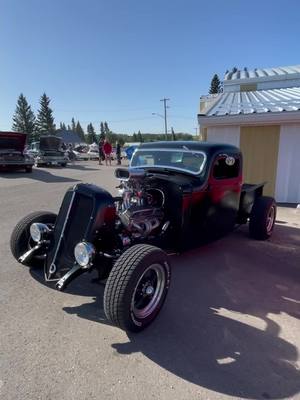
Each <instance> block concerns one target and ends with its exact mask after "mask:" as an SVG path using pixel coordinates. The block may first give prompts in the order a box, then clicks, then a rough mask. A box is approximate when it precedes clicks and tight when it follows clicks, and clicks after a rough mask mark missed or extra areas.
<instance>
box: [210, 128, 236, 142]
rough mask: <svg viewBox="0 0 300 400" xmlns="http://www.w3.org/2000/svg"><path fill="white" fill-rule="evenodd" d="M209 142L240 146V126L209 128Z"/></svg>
mask: <svg viewBox="0 0 300 400" xmlns="http://www.w3.org/2000/svg"><path fill="white" fill-rule="evenodd" d="M207 141H208V142H212V143H228V144H232V145H234V146H237V147H239V146H240V127H239V126H213V127H208V128H207Z"/></svg>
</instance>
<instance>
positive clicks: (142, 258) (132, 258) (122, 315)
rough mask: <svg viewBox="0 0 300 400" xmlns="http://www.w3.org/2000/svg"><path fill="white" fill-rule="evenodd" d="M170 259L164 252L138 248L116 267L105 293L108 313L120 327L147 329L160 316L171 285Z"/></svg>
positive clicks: (149, 248)
mask: <svg viewBox="0 0 300 400" xmlns="http://www.w3.org/2000/svg"><path fill="white" fill-rule="evenodd" d="M170 275H171V271H170V266H169V263H168V257H167V255H166V253H165V252H163V251H162V250H161V249H159V248H157V247H154V246H150V245H145V244H138V245H135V246H132V247H131V248H129V249H128V250H126V251H125V252H124V253H123V254H122V255H121V256H120V258H119V259H118V260H117V261H116V263H115V264H114V266H113V268H112V270H111V273H110V275H109V277H108V280H107V283H106V286H105V291H104V311H105V314H106V316H107V318H108V319H109V320H110V321H111V322H112V323H113V324H114V325H117V326H118V327H120V328H122V329H124V330H126V331H131V332H139V331H141V330H143V329H144V328H146V327H147V326H148V325H149V324H151V323H152V321H153V320H154V319H155V318H156V317H157V315H158V314H159V312H160V310H161V308H162V306H163V304H164V301H165V299H166V296H167V293H168V289H169V284H170Z"/></svg>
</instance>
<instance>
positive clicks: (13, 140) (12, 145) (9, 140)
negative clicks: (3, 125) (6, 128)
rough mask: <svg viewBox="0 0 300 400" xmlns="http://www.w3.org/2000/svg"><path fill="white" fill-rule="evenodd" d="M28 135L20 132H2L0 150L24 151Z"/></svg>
mask: <svg viewBox="0 0 300 400" xmlns="http://www.w3.org/2000/svg"><path fill="white" fill-rule="evenodd" d="M25 142H26V134H25V133H18V132H0V150H2V151H3V150H9V151H20V152H21V153H22V152H23V151H24V147H25Z"/></svg>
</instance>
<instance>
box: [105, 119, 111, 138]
mask: <svg viewBox="0 0 300 400" xmlns="http://www.w3.org/2000/svg"><path fill="white" fill-rule="evenodd" d="M109 133H110V130H109V127H108V123H107V122H106V121H105V122H104V134H105V136H106V135H108V134H109Z"/></svg>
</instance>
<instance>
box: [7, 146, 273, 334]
mask: <svg viewBox="0 0 300 400" xmlns="http://www.w3.org/2000/svg"><path fill="white" fill-rule="evenodd" d="M115 175H116V177H117V178H118V179H119V180H120V184H119V191H120V193H119V194H120V195H119V196H117V197H114V196H112V195H111V194H110V193H108V192H107V191H106V190H104V189H102V188H100V187H97V186H95V185H91V184H81V183H80V184H77V185H75V186H74V187H72V188H70V189H69V190H68V191H67V193H66V194H65V197H64V199H63V201H62V205H61V207H60V210H59V212H58V215H56V214H53V213H50V212H48V211H39V212H33V213H32V214H29V215H28V216H26V217H25V218H23V219H22V220H21V221H20V222H19V223H18V224H17V226H16V227H15V229H14V231H13V233H12V236H11V251H12V254H13V255H14V257H15V258H16V259H17V260H18V261H19V262H21V263H23V264H25V265H29V266H39V265H43V266H44V275H45V279H46V281H48V282H55V283H56V288H57V289H59V290H63V289H65V288H66V286H67V285H68V284H69V283H70V282H71V281H72V280H73V279H74V278H75V277H77V276H78V275H80V274H82V273H84V272H86V271H91V270H93V269H96V270H97V271H98V274H99V279H100V280H103V282H105V291H104V311H105V314H106V316H107V318H108V320H110V321H111V322H112V323H113V324H115V325H117V326H119V327H121V328H123V329H125V330H128V331H135V332H136V331H140V330H142V329H144V328H145V327H146V326H147V325H149V324H150V323H151V322H152V321H153V320H154V318H155V317H156V316H157V315H158V313H159V311H160V310H161V308H162V306H163V303H164V301H165V298H166V295H167V292H168V289H169V284H170V277H171V269H170V261H169V258H168V253H169V251H174V250H175V251H176V252H178V251H183V250H185V249H187V248H189V247H191V246H197V245H199V244H201V243H202V242H205V241H207V240H208V239H209V240H211V239H214V238H216V237H219V236H220V235H223V234H225V233H227V232H230V231H232V229H233V228H234V227H235V226H236V225H238V224H245V223H247V222H248V221H249V231H250V236H251V237H253V238H255V239H260V240H264V239H268V238H269V237H270V236H271V234H272V231H273V227H274V222H275V217H276V203H275V201H274V199H273V198H271V197H265V196H263V186H264V184H257V185H250V184H244V185H242V154H241V152H240V150H239V149H238V148H236V147H234V146H231V145H225V144H209V143H203V142H179V141H178V142H157V143H144V144H141V146H140V147H139V148H138V149H136V151H135V152H134V154H133V156H132V159H131V164H130V168H129V169H125V168H118V169H116V170H115ZM161 248H163V249H164V250H161Z"/></svg>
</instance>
